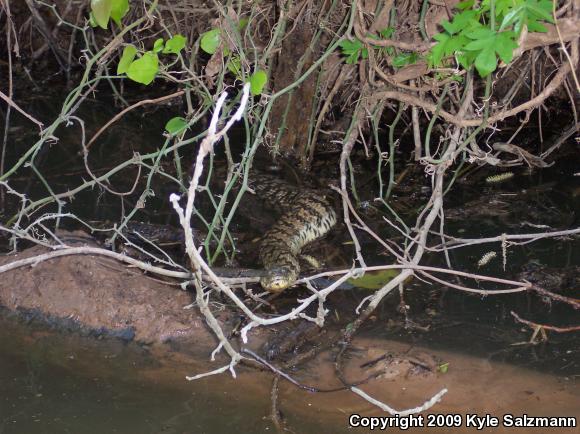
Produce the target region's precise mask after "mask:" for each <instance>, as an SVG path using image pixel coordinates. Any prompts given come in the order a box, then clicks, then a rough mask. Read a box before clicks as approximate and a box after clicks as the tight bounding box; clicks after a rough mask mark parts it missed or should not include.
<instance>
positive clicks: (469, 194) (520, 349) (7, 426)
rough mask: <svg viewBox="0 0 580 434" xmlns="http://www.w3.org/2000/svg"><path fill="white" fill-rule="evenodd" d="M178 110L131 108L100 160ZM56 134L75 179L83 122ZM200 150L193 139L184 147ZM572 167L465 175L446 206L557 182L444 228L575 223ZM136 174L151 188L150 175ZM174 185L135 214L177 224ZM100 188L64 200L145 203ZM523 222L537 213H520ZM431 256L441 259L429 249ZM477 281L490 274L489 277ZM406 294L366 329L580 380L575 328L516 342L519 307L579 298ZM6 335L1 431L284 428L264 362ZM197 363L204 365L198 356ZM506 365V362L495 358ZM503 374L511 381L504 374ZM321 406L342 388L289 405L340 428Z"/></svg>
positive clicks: (466, 260)
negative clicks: (479, 177)
mask: <svg viewBox="0 0 580 434" xmlns="http://www.w3.org/2000/svg"><path fill="white" fill-rule="evenodd" d="M47 98H53V97H47ZM50 101H52V102H50ZM37 103H38V101H37ZM44 103H45V105H46V106H45V107H44V108H42V107H40V108H38V107H37V111H35V108H34V105H33V106H31V111H32V113H33V114H34V115H35V116H37V117H40V118H41V119H49V118H50V116H48V114H47V111H48V107H50V106H52V105H53V104H54V100H50V99H49V100H48V102H47V101H44ZM43 114H44V116H43ZM113 114H114V111H113V110H110V109H104V108H103V106H99V105H96V106H93V108H92V109H91V108H89V109H87V111H85V112H84V113H82V116H83V118H84V119H85V121H86V123H87V125H89V124H94V125H95V126H93V127H91V128H93V129H96V125H102V124H103V123H104V122H105V121H106V120H108V119H109V118H110V117H111V116H112V115H113ZM174 114H175V113H172V109H171V108H165V109H163V110H162V111H161V112H158V113H156V114H155V116H148V117H147V118H146V119H139V118H138V117H136V116H135V117H129V119H127V123H123V124H119V125H117V126H116V127H115V128H114V129H113V130H111V132H110V133H107V135H106V136H103V140H102V142H101V143H99V144H97V145H95V148H94V149H93V150H92V151H91V152H92V155H93V157H94V160H91V161H92V164H93V165H94V166H93V167H95V168H99V167H114V165H115V164H116V162H118V161H122V159H123V158H128V157H130V156H131V154H132V152H133V151H134V150H138V151H139V152H141V153H145V152H148V151H152V150H155V149H156V148H158V147H159V146H160V143H161V142H162V140H163V139H162V137H161V131H162V129H163V125H164V121H165V120H166V119H168V118H170V117H171V116H173V115H174ZM15 119H17V117H15ZM15 127H16V128H15V129H14V134H13V135H12V136H11V137H12V139H14V140H15V143H17V145H18V146H16V147H15V148H14V150H15V152H14V153H9V154H8V160H9V161H11V160H12V161H14V159H16V158H17V157H18V155H19V154H20V153H21V152H22V149H24V148H25V144H27V143H30V140H32V135H27V134H25V133H23V132H22V130H21V129H20V130H19V129H18V127H19V125H18V123H16V124H15ZM71 128H74V127H71ZM59 136H60V137H61V143H60V144H58V145H55V146H54V147H52V148H51V149H50V152H47V153H46V154H43V155H41V156H40V159H39V161H40V163H39V167H41V171H42V173H43V174H44V175H45V176H46V178H47V179H48V180H49V182H50V183H51V186H52V187H53V188H54V189H55V190H57V191H63V190H66V188H68V186H70V185H71V182H73V181H74V182H75V183H78V182H79V176H83V175H82V171H83V167H82V161H80V160H79V157H78V154H77V153H78V151H79V150H80V148H79V147H78V131H76V132H75V131H73V130H69V129H64V128H63V129H61V130H60V131H59ZM190 151H192V149H191V147H188V152H190ZM190 160H191V157H185V158H184V167H186V168H187V169H186V171H187V170H189V164H190ZM576 167H577V161H575V160H574V159H569V160H566V161H564V162H563V163H561V164H559V165H558V166H556V167H553V168H550V169H547V170H543V171H541V172H539V171H538V172H535V173H533V174H532V175H528V174H526V173H525V171H524V170H520V173H518V174H517V175H518V176H516V177H514V178H513V179H512V180H510V181H509V182H507V183H505V184H501V185H498V186H485V187H484V188H483V189H482V184H481V183H480V184H477V183H476V184H474V185H465V186H463V185H458V186H457V189H455V190H453V191H452V193H453V194H452V195H450V196H449V197H448V198H446V205H449V206H450V207H453V206H455V205H460V204H462V203H464V202H466V201H470V200H473V199H477V198H478V197H480V196H481V193H482V191H483V193H497V194H499V195H500V196H499V197H502V196H501V195H503V197H504V198H506V199H507V198H509V197H513V196H514V195H515V196H518V195H522V194H523V193H522V192H523V191H524V190H525V189H530V188H534V187H536V186H538V185H549V188H547V189H544V190H539V191H538V192H535V193H534V194H533V195H531V196H529V197H528V199H527V200H526V202H527V205H528V207H527V208H526V207H525V206H522V205H521V204H520V205H509V212H508V214H507V216H506V215H502V216H487V217H481V216H477V215H472V216H468V217H465V218H460V219H458V220H449V221H448V223H447V226H446V229H447V233H448V234H450V235H455V236H461V237H467V238H470V237H480V236H490V235H499V234H500V233H501V232H502V231H505V230H506V229H505V228H506V225H507V227H509V228H510V229H509V230H510V231H511V232H514V233H515V232H520V233H522V232H535V231H536V230H537V229H535V228H533V227H532V226H529V224H536V225H537V224H542V223H543V222H546V221H547V218H548V217H550V220H549V221H550V222H554V223H553V224H554V225H555V226H554V228H560V227H559V226H557V225H558V222H559V221H560V222H562V221H564V222H565V224H566V227H575V226H578V223H579V220H578V216H579V213H580V201H579V200H580V194H578V188H579V187H578V179H579V178H577V177H576V178H574V177H573V173H574V170H576ZM169 169H170V168H168V170H169ZM135 176H136V171H135V170H133V171H129V172H127V173H126V174H125V175H123V177H120V178H119V179H117V181H118V182H117V183H116V184H115V187H116V189H118V190H121V191H128V190H130V188H131V185H132V182H133V179H134V177H135ZM550 183H552V184H550ZM11 185H12V186H13V187H15V188H19V189H23V190H24V191H26V192H27V194H28V195H29V197H31V198H33V199H37V198H39V197H43V196H45V195H46V194H47V193H46V191H45V190H44V188H43V187H42V185H41V184H40V183H39V182H38V181H37V180H34V177H32V176H31V171H30V169H27V168H23V169H21V170H20V171H19V172H18V173H17V174H16V177H15V179H14V181H13V183H12V182H11ZM139 187H140V188H141V187H143V183H142V182H140V184H139ZM172 188H174V187H171V186H170V187H167V184H164V183H163V182H160V183H156V184H155V185H154V190H155V192H156V195H155V197H151V198H149V199H148V201H147V207H146V209H144V210H140V211H139V212H138V216H140V218H138V219H140V220H151V221H153V222H157V223H168V222H169V223H175V215H174V212H173V211H172V210H171V209H170V208H169V207H168V206H167V200H166V198H167V196H168V192H169V190H171V189H172ZM138 192H139V190H138ZM375 193H376V192H372V191H371V192H369V194H370V196H369V197H370V198H372V195H373V194H375ZM97 197H98V199H97V200H95V192H94V191H92V190H88V191H86V192H83V193H81V194H79V195H78V197H76V198H75V200H74V201H72V202H71V204H70V205H67V211H71V212H75V213H78V214H79V215H81V216H82V217H84V218H91V219H104V218H110V219H113V220H118V218H119V215H120V214H121V211H122V210H124V211H127V210H129V209H131V208H132V207H134V206H136V204H137V197H136V196H135V195H131V196H128V197H124V198H122V199H119V198H117V197H112V196H110V195H108V194H106V193H103V192H101V193H100V194H98V195H97ZM363 199H365V198H363ZM530 205H531V206H530ZM534 207H535V208H534ZM51 209H52V210H55V207H47V208H45V211H48V210H51ZM534 211H539V212H537V213H535V212H534ZM554 216H555V217H554ZM552 217H554V218H552ZM561 217H562V218H561ZM522 223H524V224H528V226H522V225H521V224H522ZM550 224H552V223H550ZM510 225H511V226H510ZM242 229H243V228H242ZM378 230H379V231H380V233H381V234H383V235H384V236H385V237H387V236H392V235H393V234H392V233H391V232H389V231H388V230H387V229H386V228H385V227H381V226H379V227H378ZM546 230H552V229H546ZM490 248H492V249H494V250H495V251H497V252H498V253H499V254H498V257H497V258H496V259H495V260H494V261H493V262H491V263H490V264H489V265H488V266H486V267H485V268H482V269H479V268H478V267H477V265H476V264H477V262H478V260H479V258H481V256H482V255H483V254H484V253H485V252H486V251H489V250H490ZM349 249H350V248H349V247H344V248H343V249H342V250H343V251H344V252H345V254H347V255H348V254H349V252H350V250H349ZM368 259H369V264H372V263H378V264H380V263H385V258H384V257H382V256H378V255H372V254H371V255H369V258H368ZM451 261H452V264H453V265H454V267H455V268H456V269H460V270H465V271H471V272H479V273H482V274H487V275H492V276H496V275H497V276H505V277H506V278H513V277H514V276H515V275H516V274H517V273H518V272H520V271H521V269H522V267H523V266H524V265H525V264H527V263H530V262H536V263H539V264H541V265H543V266H548V267H553V268H555V269H556V268H570V267H574V266H580V246H579V243H578V241H577V240H574V239H567V240H544V241H541V242H537V243H533V244H527V245H525V246H514V247H510V249H509V256H508V261H507V267H506V271H505V272H504V270H503V267H502V263H501V262H502V260H501V253H500V251H499V247H498V244H497V243H496V244H494V245H493V246H476V247H468V248H465V249H458V250H453V251H451ZM426 264H427V262H426ZM428 265H434V266H438V265H442V263H441V262H437V261H433V262H431V263H428ZM464 283H465V282H464ZM469 283H470V285H474V284H475V285H481V286H482V287H485V285H483V284H481V283H477V282H476V283H474V282H473V281H470V282H469ZM559 289H562V288H559ZM574 290H575V288H568V289H566V288H563V291H562V294H563V295H566V296H569V297H576V298H577V294H575V292H574ZM335 295H336V297H334V300H331V302H332V303H333V304H334V307H336V308H337V309H350V312H352V307H353V306H356V305H357V304H358V302H359V301H360V300H361V299H362V298H363V297H365V296H366V295H368V291H367V292H365V291H353V292H352V293H350V294H347V295H346V294H335ZM405 301H406V303H407V304H408V305H409V306H411V310H410V312H409V314H408V318H409V320H410V323H407V324H405V322H404V321H403V316H402V315H401V314H399V313H396V306H397V304H398V302H399V300H398V296H397V295H395V294H393V295H391V296H390V297H389V298H388V300H386V301H385V302H384V304H383V305H382V306H381V307H380V309H379V311H378V312H377V318H376V319H375V321H374V322H371V323H370V324H369V325H368V326H367V327H366V328H365V329H364V330H363V334H364V336H366V337H370V338H373V339H379V340H382V341H383V342H388V340H395V341H398V342H403V343H406V344H410V345H414V346H419V345H420V346H424V347H427V348H430V349H434V350H446V351H456V352H458V353H463V354H472V355H475V356H477V357H478V358H479V359H481V360H484V361H489V362H490V363H496V362H504V361H505V362H509V363H512V364H516V365H517V366H519V367H522V368H532V369H534V370H536V371H537V372H542V373H546V374H550V375H553V376H557V377H558V378H566V381H567V382H568V383H567V384H572V385H575V384H577V381H578V375H579V374H580V342H579V341H578V339H577V335H574V334H573V333H568V334H557V333H551V332H549V341H548V342H547V343H542V344H539V345H514V344H520V343H524V342H525V341H527V340H528V339H529V338H530V336H531V330H530V329H529V328H528V327H525V326H522V325H519V324H517V323H516V322H515V321H514V320H513V317H512V316H511V314H510V312H511V311H512V310H513V311H515V312H517V313H518V314H520V315H521V316H523V317H525V318H527V319H532V320H534V321H537V322H542V323H547V324H555V325H561V326H566V325H569V326H572V325H577V312H576V311H574V310H573V309H572V308H571V307H569V306H566V305H564V304H561V303H556V302H552V303H547V302H546V300H544V299H542V298H541V297H538V296H536V295H534V294H517V295H506V296H497V297H493V296H489V297H480V296H472V295H466V294H464V293H462V292H459V291H456V290H453V289H448V290H442V288H440V287H439V286H438V285H426V284H425V283H423V282H421V281H419V280H415V281H414V282H412V283H410V284H409V287H408V291H407V293H406V299H405ZM411 323H412V324H411ZM343 325H344V324H343ZM405 325H406V326H407V327H404V326H405ZM413 325H418V326H419V327H413ZM0 346H1V347H2V348H3V351H2V355H1V356H0V434H7V433H18V434H20V433H78V432H83V433H93V432H94V433H103V432H111V433H115V432H118V433H184V432H202V433H218V432H220V433H221V432H224V431H230V430H232V431H233V430H235V431H236V432H239V433H240V434H242V433H255V432H264V431H272V430H274V427H273V424H272V423H271V421H269V420H268V419H267V415H268V414H269V411H270V398H269V389H270V381H271V378H270V376H269V375H266V374H264V375H261V376H260V375H249V374H247V375H246V376H242V378H241V379H238V380H235V381H234V380H232V379H230V377H229V376H228V375H227V374H225V375H221V376H219V377H213V378H210V379H207V380H202V381H198V382H193V383H187V382H185V381H184V375H185V374H189V373H192V372H186V371H187V364H183V363H180V362H179V361H172V356H171V355H170V354H169V355H168V354H158V353H155V352H154V351H153V352H152V351H150V350H149V349H147V348H142V347H140V346H138V345H135V344H129V345H125V344H122V343H119V342H116V341H109V340H104V341H95V340H93V339H90V338H82V337H78V336H74V335H73V336H64V335H59V334H55V333H52V332H50V333H47V332H44V331H43V329H42V328H37V327H36V326H30V325H28V326H27V325H21V324H19V323H17V322H14V321H13V320H3V322H2V323H1V324H0ZM168 360H169V361H168ZM329 360H330V359H328V360H327V362H328V361H329ZM192 368H193V367H192ZM195 368H196V369H203V367H202V366H196V367H195ZM192 370H193V371H195V369H192ZM197 372H198V371H197ZM497 372H498V373H500V372H502V371H501V370H499V369H498V371H497ZM500 375H501V374H500ZM505 380H506V382H507V380H508V379H507V378H506V379H505ZM481 387H482V388H483V387H485V385H484V384H482V385H481ZM285 390H286V391H287V392H286V395H284V396H283V398H282V405H284V404H285V403H288V406H289V407H290V408H293V409H294V408H295V405H296V401H298V402H300V401H304V399H305V398H304V395H303V394H304V392H297V391H295V390H293V389H292V388H286V389H285ZM289 390H290V391H289ZM301 394H302V395H301ZM506 394H507V390H506ZM306 396H309V395H306ZM547 396H548V395H546V396H542V398H546V397H547ZM292 399H293V400H294V401H292ZM290 402H292V404H290ZM324 405H326V406H327V409H328V410H335V408H336V407H337V406H339V401H336V402H333V401H332V400H329V401H325V403H323V404H321V406H320V407H319V410H318V412H312V413H311V414H310V413H304V414H307V415H308V417H304V414H302V413H294V412H289V413H288V414H287V417H288V418H289V420H290V421H291V422H292V423H291V428H293V429H295V430H296V432H321V431H320V430H321V429H323V430H324V429H325V428H324V427H325V425H323V423H328V421H329V420H331V421H332V422H333V423H334V424H335V425H336V429H334V430H333V431H334V432H340V429H344V430H346V429H345V428H344V427H345V424H344V419H340V418H337V417H336V416H333V417H330V418H329V417H327V415H326V416H325V417H326V418H325V417H323V416H320V414H321V413H323V412H324V409H325V407H324ZM349 405H351V404H349ZM346 407H347V405H346V404H345V408H346ZM341 427H342V428H341ZM326 429H328V426H326Z"/></svg>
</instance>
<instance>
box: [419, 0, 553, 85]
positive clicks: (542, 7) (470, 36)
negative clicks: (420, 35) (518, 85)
mask: <svg viewBox="0 0 580 434" xmlns="http://www.w3.org/2000/svg"><path fill="white" fill-rule="evenodd" d="M455 7H456V8H457V9H458V10H459V11H460V12H458V13H457V14H455V15H454V16H453V19H452V20H451V21H447V20H445V21H443V22H442V23H441V26H442V27H443V29H444V31H443V32H441V33H437V34H436V35H435V36H433V39H435V40H436V41H437V44H436V45H435V46H434V47H433V48H432V49H431V51H430V53H429V54H428V56H427V59H428V61H429V65H430V66H431V67H438V66H442V65H443V64H444V63H445V62H446V58H447V57H449V56H455V58H456V59H457V62H458V63H459V64H460V65H461V66H463V67H464V68H465V69H469V68H471V66H475V68H476V69H477V71H478V72H479V74H480V75H481V76H482V77H486V76H487V75H489V74H490V73H492V72H493V71H495V70H496V69H497V63H498V58H499V60H501V61H502V62H504V63H506V64H507V63H509V62H511V61H512V59H513V51H514V50H515V49H516V48H517V47H518V42H517V40H518V37H519V35H520V34H521V32H522V30H523V29H524V27H527V29H528V31H530V32H545V31H546V28H545V27H544V26H543V24H542V23H541V22H542V21H544V22H550V23H552V22H553V18H552V15H551V11H552V1H551V0H483V1H482V2H481V3H476V2H475V0H468V1H465V2H462V3H458V4H457V5H455ZM497 24H499V27H498V26H497Z"/></svg>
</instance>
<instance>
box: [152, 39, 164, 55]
mask: <svg viewBox="0 0 580 434" xmlns="http://www.w3.org/2000/svg"><path fill="white" fill-rule="evenodd" d="M164 44H165V42H164V41H163V38H159V39H157V40H156V41H155V43H154V44H153V52H154V53H159V52H160V51H161V50H163V45H164Z"/></svg>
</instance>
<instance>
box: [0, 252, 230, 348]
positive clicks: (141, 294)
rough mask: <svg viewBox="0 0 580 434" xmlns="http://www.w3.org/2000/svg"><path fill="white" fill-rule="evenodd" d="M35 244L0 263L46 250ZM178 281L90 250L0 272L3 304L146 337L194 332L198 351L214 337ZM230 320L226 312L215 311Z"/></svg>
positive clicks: (157, 339) (158, 339)
mask: <svg viewBox="0 0 580 434" xmlns="http://www.w3.org/2000/svg"><path fill="white" fill-rule="evenodd" d="M46 252H47V249H46V248H44V247H40V246H36V247H32V248H29V249H25V250H24V251H22V252H19V253H16V254H11V255H7V256H4V257H2V258H0V265H4V264H7V263H10V262H12V261H14V260H17V259H24V258H29V257H33V256H35V255H39V254H42V253H46ZM191 303H192V297H191V293H189V292H186V291H183V290H181V289H180V287H179V286H178V284H177V282H163V281H160V280H156V279H153V278H150V277H148V276H145V275H144V274H143V273H142V272H141V271H140V270H138V269H135V268H129V267H127V266H125V265H124V264H121V263H119V262H116V261H115V260H113V259H109V258H104V257H95V256H89V255H77V256H66V257H60V258H55V259H52V260H49V261H44V262H41V263H38V264H36V265H35V266H33V267H22V268H18V269H15V270H11V271H8V272H6V273H4V274H2V279H0V305H1V306H4V307H5V308H7V309H9V310H10V311H19V312H21V313H24V314H25V315H32V316H35V317H39V318H41V319H46V320H49V321H51V322H54V323H55V324H57V325H60V326H64V325H69V326H72V328H73V329H74V328H75V326H76V327H78V328H79V329H80V330H88V331H89V332H91V333H97V334H104V335H112V336H117V337H120V338H123V339H126V340H132V339H135V340H137V341H138V342H142V343H163V342H168V341H172V340H175V339H188V338H195V341H196V348H197V349H198V350H200V351H207V350H209V349H213V347H214V346H215V339H214V337H213V336H212V335H211V333H210V332H209V331H208V330H207V328H206V326H205V323H204V320H203V319H202V318H201V317H200V315H199V312H198V310H197V309H184V307H185V306H187V305H190V304H191ZM215 314H216V315H218V317H219V319H220V321H222V322H223V323H224V324H226V329H227V322H228V318H229V315H228V312H227V311H225V310H224V311H223V312H215Z"/></svg>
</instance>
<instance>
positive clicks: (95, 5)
mask: <svg viewBox="0 0 580 434" xmlns="http://www.w3.org/2000/svg"><path fill="white" fill-rule="evenodd" d="M111 8H112V5H111V0H91V12H92V13H93V17H94V18H95V22H96V23H97V24H98V25H99V27H101V28H103V29H106V28H107V26H108V25H109V17H110V16H111Z"/></svg>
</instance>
